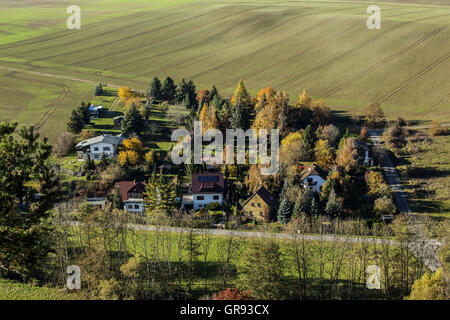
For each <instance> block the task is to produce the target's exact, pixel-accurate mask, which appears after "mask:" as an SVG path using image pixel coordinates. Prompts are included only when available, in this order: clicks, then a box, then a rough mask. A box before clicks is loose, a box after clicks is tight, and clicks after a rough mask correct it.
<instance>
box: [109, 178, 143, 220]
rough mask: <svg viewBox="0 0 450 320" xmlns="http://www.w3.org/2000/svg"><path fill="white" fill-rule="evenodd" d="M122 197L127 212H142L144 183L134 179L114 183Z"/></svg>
mask: <svg viewBox="0 0 450 320" xmlns="http://www.w3.org/2000/svg"><path fill="white" fill-rule="evenodd" d="M116 187H117V188H118V189H119V192H120V197H121V198H122V201H123V205H124V209H125V210H126V211H128V212H133V213H139V214H143V213H144V211H145V206H144V192H145V187H146V185H145V183H143V182H136V181H120V182H118V183H117V184H116Z"/></svg>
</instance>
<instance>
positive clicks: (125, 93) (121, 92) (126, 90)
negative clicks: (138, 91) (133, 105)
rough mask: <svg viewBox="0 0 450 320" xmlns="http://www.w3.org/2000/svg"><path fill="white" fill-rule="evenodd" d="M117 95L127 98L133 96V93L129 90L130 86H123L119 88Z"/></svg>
mask: <svg viewBox="0 0 450 320" xmlns="http://www.w3.org/2000/svg"><path fill="white" fill-rule="evenodd" d="M118 96H119V98H120V99H124V100H126V99H128V98H131V97H132V96H133V93H132V92H131V88H129V87H126V86H123V87H120V88H119V93H118Z"/></svg>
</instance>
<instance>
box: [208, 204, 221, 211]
mask: <svg viewBox="0 0 450 320" xmlns="http://www.w3.org/2000/svg"><path fill="white" fill-rule="evenodd" d="M206 209H208V210H219V209H220V204H219V203H218V202H211V203H209V204H208V205H207V206H206Z"/></svg>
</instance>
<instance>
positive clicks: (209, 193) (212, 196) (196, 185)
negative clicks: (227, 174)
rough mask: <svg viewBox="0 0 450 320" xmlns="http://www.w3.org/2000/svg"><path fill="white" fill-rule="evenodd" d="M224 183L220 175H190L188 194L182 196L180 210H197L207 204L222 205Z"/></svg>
mask: <svg viewBox="0 0 450 320" xmlns="http://www.w3.org/2000/svg"><path fill="white" fill-rule="evenodd" d="M224 192H225V182H224V178H223V174H221V173H196V174H193V175H192V183H191V187H190V190H189V194H187V195H185V196H183V200H182V204H181V208H182V209H184V210H191V209H194V210H199V209H201V208H205V207H206V206H207V205H208V204H210V203H213V202H217V203H219V205H222V204H223V194H224Z"/></svg>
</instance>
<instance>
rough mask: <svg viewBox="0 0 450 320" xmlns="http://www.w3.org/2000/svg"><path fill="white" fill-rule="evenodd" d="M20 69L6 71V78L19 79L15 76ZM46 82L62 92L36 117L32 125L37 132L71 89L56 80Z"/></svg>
mask: <svg viewBox="0 0 450 320" xmlns="http://www.w3.org/2000/svg"><path fill="white" fill-rule="evenodd" d="M19 72H20V71H18V70H11V71H7V72H6V73H5V77H6V78H8V79H21V78H18V77H17V74H18V73H19ZM24 72H25V73H31V74H33V73H36V72H31V71H24ZM28 81H33V82H39V83H41V82H40V81H37V80H31V79H28ZM48 84H51V85H54V86H57V87H60V88H62V92H61V94H60V95H59V97H58V98H57V99H56V100H55V102H53V103H52V104H50V105H49V109H48V110H47V111H46V112H45V113H44V114H43V115H42V116H41V117H40V118H39V119H38V121H37V122H36V123H35V124H34V127H35V129H36V131H37V132H39V130H40V129H41V128H42V127H43V126H44V125H45V124H46V123H47V122H48V121H49V120H50V118H51V117H52V116H53V115H54V114H55V112H56V111H57V110H58V109H59V108H60V107H61V105H62V104H63V103H64V101H65V100H66V98H67V97H68V96H69V95H70V94H71V92H72V89H71V88H70V87H68V86H66V85H63V84H60V83H57V82H48Z"/></svg>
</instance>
